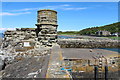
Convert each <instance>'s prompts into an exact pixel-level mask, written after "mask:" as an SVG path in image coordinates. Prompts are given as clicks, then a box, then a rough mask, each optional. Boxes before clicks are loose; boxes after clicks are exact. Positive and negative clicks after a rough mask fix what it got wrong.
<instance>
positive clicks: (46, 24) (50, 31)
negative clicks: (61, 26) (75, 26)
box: [36, 9, 58, 46]
mask: <svg viewBox="0 0 120 80" xmlns="http://www.w3.org/2000/svg"><path fill="white" fill-rule="evenodd" d="M37 14H38V15H37V24H36V26H37V31H36V33H37V37H38V41H39V42H40V43H41V44H42V45H45V46H52V45H53V44H54V43H56V42H57V26H58V25H57V12H56V11H54V10H49V9H44V10H39V11H38V12H37Z"/></svg>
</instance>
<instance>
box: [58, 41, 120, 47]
mask: <svg viewBox="0 0 120 80" xmlns="http://www.w3.org/2000/svg"><path fill="white" fill-rule="evenodd" d="M58 44H59V45H60V47H61V48H120V43H119V41H118V40H111V39H58Z"/></svg>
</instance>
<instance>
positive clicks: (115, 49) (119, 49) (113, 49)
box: [100, 48, 120, 53]
mask: <svg viewBox="0 0 120 80" xmlns="http://www.w3.org/2000/svg"><path fill="white" fill-rule="evenodd" d="M100 49H105V50H110V51H115V52H119V53H120V48H100Z"/></svg>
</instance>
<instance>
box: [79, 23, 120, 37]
mask: <svg viewBox="0 0 120 80" xmlns="http://www.w3.org/2000/svg"><path fill="white" fill-rule="evenodd" d="M98 30H106V31H109V32H111V33H115V32H120V22H117V23H113V24H109V25H105V26H101V27H92V28H86V29H83V30H81V31H79V34H80V35H89V34H95V32H96V31H98Z"/></svg>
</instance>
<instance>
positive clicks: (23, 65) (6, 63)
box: [0, 39, 51, 78]
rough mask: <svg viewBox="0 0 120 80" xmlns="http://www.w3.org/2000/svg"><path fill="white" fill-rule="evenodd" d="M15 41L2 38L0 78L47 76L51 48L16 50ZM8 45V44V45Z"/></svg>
mask: <svg viewBox="0 0 120 80" xmlns="http://www.w3.org/2000/svg"><path fill="white" fill-rule="evenodd" d="M13 44H14V41H11V42H8V43H7V42H6V41H4V40H2V39H1V40H0V46H1V48H0V78H45V76H46V71H47V67H48V62H49V56H50V53H51V52H50V51H51V50H50V48H47V47H46V48H45V47H43V46H41V47H39V48H34V49H29V50H27V51H18V52H17V51H15V49H16V48H15V47H16V46H17V45H13ZM6 45H7V46H6Z"/></svg>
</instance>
